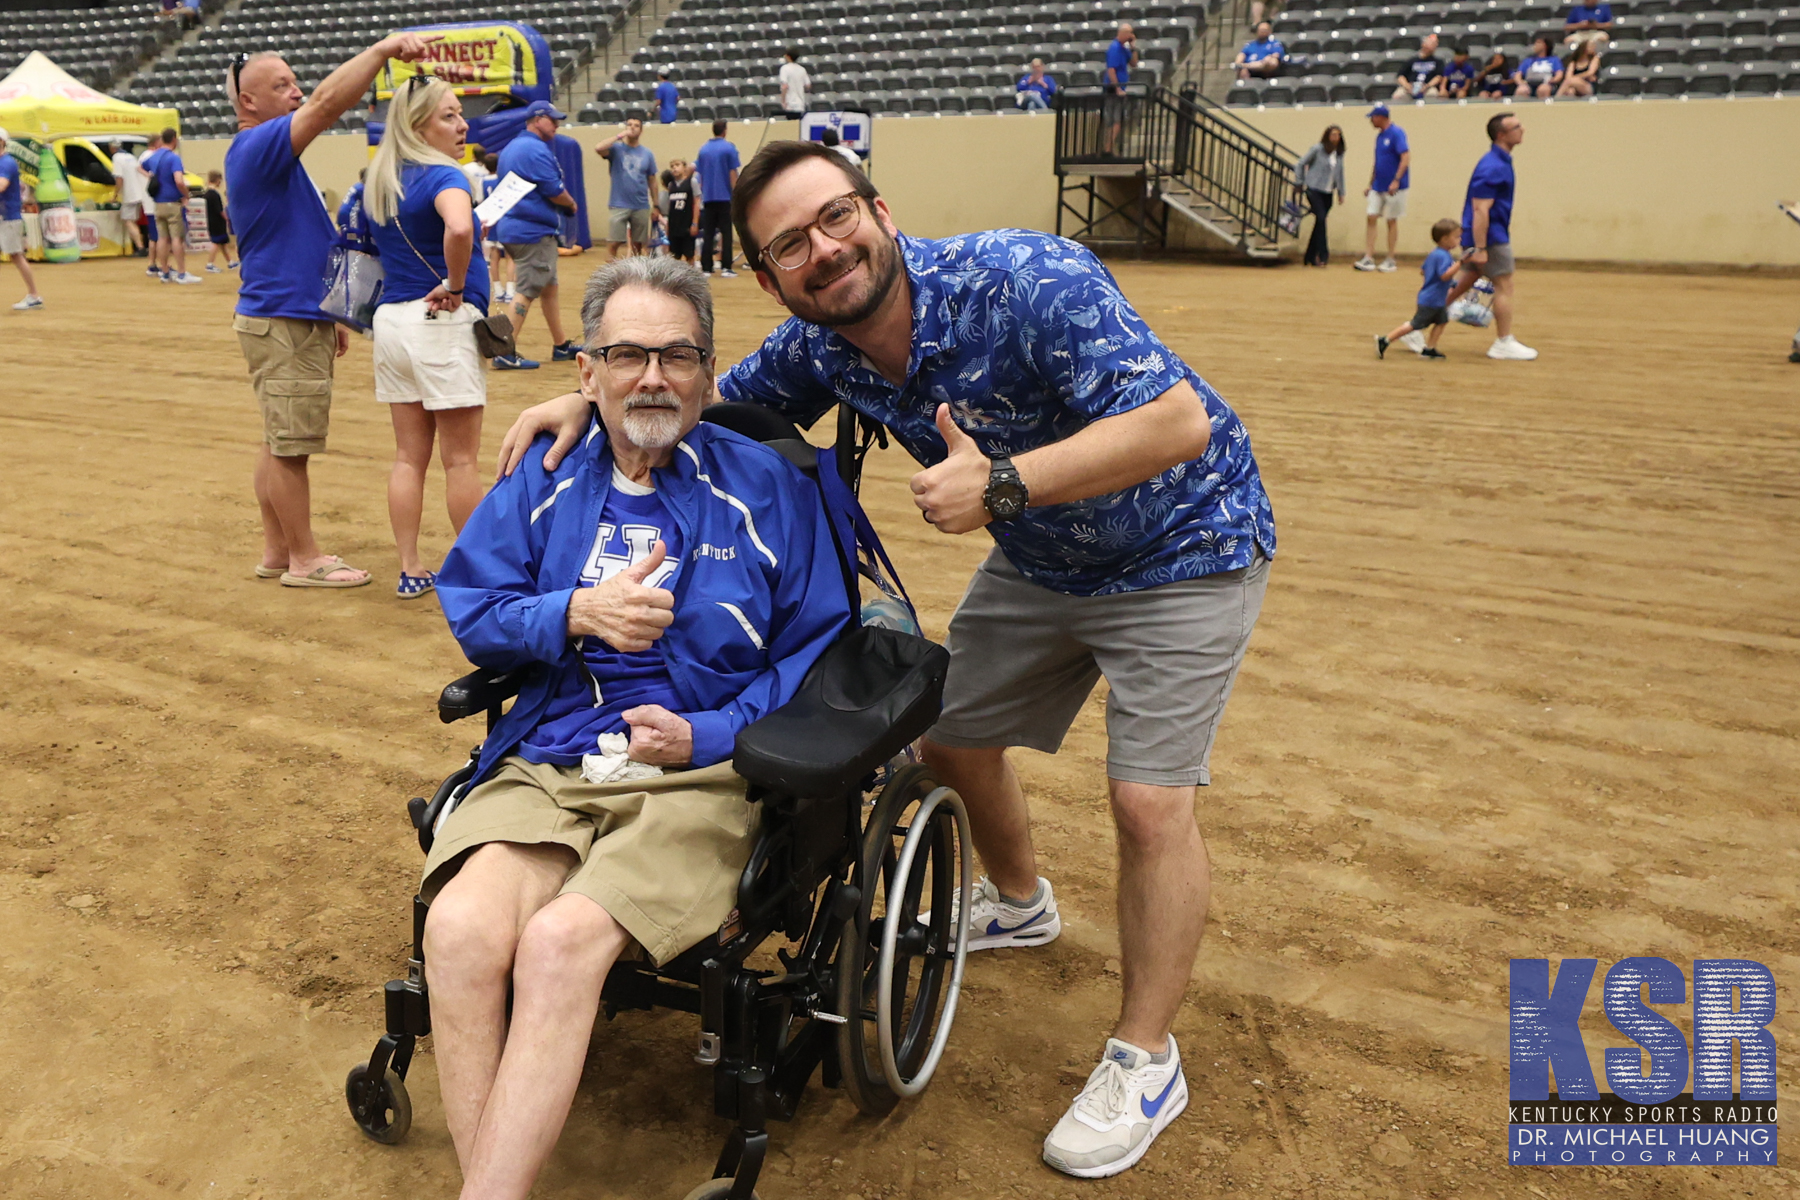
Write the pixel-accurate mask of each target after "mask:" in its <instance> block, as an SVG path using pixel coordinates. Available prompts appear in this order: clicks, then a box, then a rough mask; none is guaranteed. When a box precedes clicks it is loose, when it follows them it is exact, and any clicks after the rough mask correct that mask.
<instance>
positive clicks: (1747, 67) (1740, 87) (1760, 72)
mask: <svg viewBox="0 0 1800 1200" xmlns="http://www.w3.org/2000/svg"><path fill="white" fill-rule="evenodd" d="M1784 73H1785V72H1784V68H1783V67H1782V66H1781V64H1779V63H1772V62H1754V63H1745V64H1743V69H1742V73H1741V74H1739V75H1738V77H1737V94H1738V95H1740V96H1771V95H1774V94H1775V93H1776V92H1778V91H1780V90H1781V77H1782V75H1783V74H1784Z"/></svg>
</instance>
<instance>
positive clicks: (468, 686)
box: [438, 667, 531, 725]
mask: <svg viewBox="0 0 1800 1200" xmlns="http://www.w3.org/2000/svg"><path fill="white" fill-rule="evenodd" d="M530 670H531V668H530V667H514V668H513V669H512V670H510V671H494V670H490V669H488V668H486V667H478V668H476V669H475V670H473V671H470V672H469V673H468V674H467V675H464V676H463V677H462V678H461V679H458V680H457V681H456V682H455V683H452V684H449V685H447V686H446V687H445V688H444V690H443V691H442V692H441V693H439V695H438V720H440V721H442V722H443V723H444V724H446V725H448V724H450V723H451V722H452V721H460V720H462V719H463V718H464V717H472V716H474V715H475V714H476V713H481V712H486V711H487V710H488V709H490V708H494V707H496V706H497V705H500V704H504V703H505V702H506V701H508V700H511V699H512V698H513V697H514V696H516V695H518V694H519V689H520V688H522V687H524V686H525V677H526V675H527V674H528V673H529V672H530Z"/></svg>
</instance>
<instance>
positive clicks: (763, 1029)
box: [344, 403, 973, 1200]
mask: <svg viewBox="0 0 1800 1200" xmlns="http://www.w3.org/2000/svg"><path fill="white" fill-rule="evenodd" d="M701 419H702V420H707V421H713V422H717V423H719V424H722V425H724V426H726V427H727V428H730V429H733V430H735V431H737V432H740V433H744V434H746V435H748V436H750V437H754V438H756V439H758V440H760V441H762V442H764V443H765V444H767V445H769V446H771V447H772V448H773V449H775V450H777V451H778V452H780V453H781V454H782V455H783V456H784V457H786V458H788V459H789V460H790V461H791V462H793V463H794V464H795V465H796V466H799V467H800V468H801V470H802V471H803V472H805V473H806V474H807V475H808V476H809V478H812V479H813V480H814V481H815V482H818V483H820V484H821V493H822V496H821V498H822V499H824V498H825V496H826V494H827V493H826V492H825V488H824V486H823V484H824V481H822V480H821V478H820V473H821V472H822V471H825V470H835V471H836V472H837V473H838V475H839V477H840V478H841V479H842V480H843V482H844V483H845V484H847V485H848V489H847V492H845V491H843V490H842V489H840V490H839V493H838V494H841V495H848V496H849V497H850V498H851V499H850V501H849V502H850V504H851V505H854V503H855V501H854V495H855V492H856V487H857V483H858V480H859V478H860V476H861V468H862V462H863V459H864V457H865V456H866V455H867V454H868V451H869V448H870V445H871V443H872V442H873V441H874V440H876V439H880V438H882V436H883V432H884V431H882V430H881V429H880V427H879V426H876V425H874V424H872V423H870V422H868V421H867V419H866V418H859V417H858V416H857V415H856V414H854V413H853V412H851V411H850V410H849V409H848V407H847V406H840V408H839V421H838V436H837V440H836V444H835V446H834V447H833V448H832V449H831V450H829V451H823V452H821V451H816V450H815V449H814V448H813V447H812V446H810V445H808V444H807V443H806V442H805V441H804V440H803V439H802V438H801V436H800V433H799V431H798V430H797V429H796V428H795V427H794V426H793V424H792V423H791V422H789V421H788V420H787V418H785V417H783V416H781V415H779V414H777V413H775V412H773V411H772V410H769V409H766V408H762V407H759V406H756V405H749V404H734V403H724V404H715V405H713V406H711V407H709V408H707V409H706V410H705V411H704V413H703V415H702V418H701ZM856 515H857V517H858V518H859V520H858V521H857V522H855V523H854V524H853V523H852V522H850V521H848V520H846V521H843V522H835V521H834V522H832V523H831V524H832V534H833V540H834V542H835V543H836V544H837V548H838V551H839V556H840V559H841V561H842V564H843V567H844V578H845V585H846V587H847V588H848V589H849V591H850V596H851V611H852V612H853V613H855V612H857V611H859V610H860V608H861V604H860V596H861V583H860V581H861V579H863V578H864V577H868V578H871V579H873V580H875V581H877V582H878V583H879V582H882V578H881V575H880V569H879V565H878V564H877V559H878V558H879V562H880V563H883V564H885V563H886V558H885V555H882V554H881V552H880V550H879V548H878V547H875V548H873V549H872V550H871V548H870V547H869V546H865V545H861V544H859V543H860V539H859V536H858V534H857V532H856V530H857V528H858V527H861V528H865V529H866V528H867V522H866V518H861V514H860V513H858V514H856ZM871 540H872V539H871ZM889 570H890V572H891V565H890V567H889ZM897 582H898V581H897V580H896V581H895V584H896V585H897ZM884 590H885V589H884ZM889 594H890V595H891V593H889ZM852 625H853V626H855V625H856V623H855V622H852ZM948 665H949V654H948V653H947V652H946V651H945V650H944V648H943V647H941V646H939V645H937V644H935V643H933V642H930V641H927V640H926V639H925V638H923V637H920V636H917V635H916V634H914V633H911V632H908V631H904V630H899V629H894V628H887V627H883V626H881V625H876V624H864V625H861V626H860V627H853V628H852V629H851V630H850V631H848V632H847V633H846V634H845V635H844V636H843V637H841V638H840V639H839V640H838V641H837V642H836V643H834V644H833V645H832V646H831V647H830V648H829V649H827V651H826V652H825V653H824V654H823V655H822V656H821V657H820V659H819V661H818V662H817V663H816V664H815V665H814V667H813V669H812V670H811V671H810V672H809V673H808V675H807V676H806V678H805V679H804V680H803V681H802V683H801V685H800V688H799V690H798V691H797V693H796V694H795V696H794V698H793V699H792V700H791V701H789V702H788V703H787V704H786V705H784V706H783V707H782V708H780V709H778V710H776V711H775V712H772V713H770V714H768V715H767V716H765V717H763V718H762V719H761V720H759V721H757V722H755V723H753V724H751V725H749V726H748V727H746V728H745V729H744V730H743V731H742V732H741V733H740V734H739V735H738V738H737V741H736V745H735V747H734V753H733V756H732V766H733V767H734V768H735V769H736V770H737V772H738V773H739V774H740V775H742V776H743V777H744V778H745V779H746V780H748V781H749V784H750V788H749V798H750V799H751V800H760V801H761V802H762V805H763V808H762V813H763V816H762V825H761V828H760V830H759V831H758V835H757V840H756V843H755V845H754V848H753V849H752V852H751V855H750V859H749V862H748V863H747V864H746V865H745V867H744V870H743V874H742V876H741V877H740V879H739V882H738V894H737V907H736V908H735V909H734V910H733V911H732V912H731V913H730V915H729V916H728V917H727V918H726V920H725V922H724V924H723V925H721V926H720V927H719V930H718V932H717V934H716V935H714V936H712V937H709V938H706V939H704V940H703V941H701V942H700V943H699V944H698V945H696V946H693V947H691V948H690V949H688V950H687V951H685V952H683V953H682V954H680V955H679V956H677V957H676V958H674V959H672V960H671V961H670V962H668V963H667V964H665V965H664V966H662V967H656V966H654V965H652V964H651V963H650V962H649V961H648V960H644V959H638V960H633V959H621V960H620V961H619V962H618V963H616V964H615V965H614V966H613V968H612V970H611V972H610V973H609V974H608V976H607V978H606V981H605V984H604V987H603V989H602V992H601V1009H602V1011H603V1012H604V1014H605V1016H606V1018H607V1019H608V1020H611V1019H612V1018H613V1017H614V1016H615V1015H617V1013H618V1012H620V1011H621V1010H626V1009H642V1010H648V1009H653V1008H658V1007H662V1008H672V1009H680V1010H682V1011H685V1012H691V1013H694V1014H696V1015H697V1016H698V1017H699V1018H700V1030H699V1036H698V1046H697V1052H696V1054H695V1056H694V1057H695V1061H696V1062H698V1063H701V1064H703V1065H708V1066H711V1067H712V1092H713V1111H714V1112H715V1113H716V1114H717V1115H718V1116H720V1117H723V1118H726V1119H727V1120H729V1121H731V1122H732V1123H733V1124H732V1127H731V1129H730V1131H729V1132H728V1134H727V1136H726V1139H725V1144H724V1147H723V1149H722V1150H721V1151H720V1154H719V1158H718V1161H717V1164H716V1166H715V1167H714V1169H713V1176H712V1178H711V1180H709V1181H708V1182H706V1183H702V1184H701V1185H700V1186H698V1187H696V1188H695V1189H694V1190H693V1191H691V1192H689V1193H688V1195H687V1197H686V1200H725V1198H727V1197H729V1198H730V1200H752V1198H753V1197H754V1195H755V1190H754V1189H755V1186H756V1182H757V1177H758V1175H759V1174H760V1172H761V1169H762V1165H763V1160H764V1157H765V1155H766V1154H767V1151H768V1143H769V1135H768V1131H767V1122H768V1119H769V1118H771V1117H773V1118H775V1119H778V1120H789V1119H791V1118H792V1117H793V1116H794V1114H795V1112H796V1111H797V1109H798V1108H799V1105H800V1101H801V1098H802V1094H803V1093H804V1092H805V1090H806V1087H807V1084H808V1083H809V1082H810V1081H811V1079H812V1076H813V1073H814V1071H815V1070H817V1071H819V1072H820V1074H821V1077H822V1082H823V1083H824V1085H825V1086H826V1087H828V1088H842V1089H843V1090H844V1091H845V1092H847V1093H848V1094H849V1097H850V1099H851V1101H852V1102H853V1103H854V1104H855V1105H856V1107H857V1108H858V1109H859V1110H860V1111H862V1112H863V1113H866V1114H868V1115H869V1116H871V1117H882V1116H885V1115H886V1114H887V1113H889V1112H890V1111H892V1110H893V1109H894V1107H895V1106H896V1105H897V1104H898V1103H899V1102H900V1101H901V1100H902V1099H904V1098H907V1097H911V1096H916V1095H918V1094H919V1093H920V1092H922V1091H924V1090H925V1087H926V1085H927V1084H929V1083H930V1081H931V1077H932V1074H933V1072H934V1071H935V1070H936V1068H937V1065H938V1062H939V1061H940V1059H941V1057H942V1055H943V1052H944V1047H945V1045H946V1043H947V1042H948V1039H949V1035H950V1029H951V1025H952V1023H953V1022H954V1020H955V1017H956V1007H957V999H958V996H959V994H960V991H961V987H962V977H963V965H964V959H965V956H966V954H967V946H968V915H967V914H968V912H969V897H970V891H971V884H972V878H971V876H972V861H973V860H972V852H971V844H970V841H969V829H968V817H967V814H966V813H965V812H964V809H963V803H962V800H961V798H960V797H959V796H957V794H956V793H955V792H954V791H952V790H951V789H950V788H947V787H943V786H941V785H939V783H938V782H937V780H936V779H935V778H934V777H933V775H932V773H931V771H930V769H929V768H928V767H926V766H925V765H923V764H922V763H920V762H918V761H917V760H916V754H915V753H914V751H913V749H912V747H913V743H915V742H916V741H917V739H918V738H919V737H920V736H921V735H922V734H923V733H924V732H925V730H926V729H928V728H929V727H930V726H931V724H932V722H933V721H935V720H936V719H937V714H938V711H939V707H940V705H941V702H942V696H943V686H944V675H945V671H946V668H947V667H948ZM529 670H530V669H529V668H525V669H518V670H514V671H510V672H501V671H491V670H476V671H473V672H471V673H469V674H468V675H465V676H463V677H462V678H460V679H458V680H456V681H455V682H453V683H451V684H450V685H449V686H447V687H445V688H444V690H443V693H442V694H441V695H440V696H439V698H438V716H439V719H440V720H441V721H443V722H445V723H450V722H454V721H460V720H463V719H465V718H467V717H471V716H474V715H476V714H477V713H483V712H485V713H486V714H487V724H488V729H489V731H490V732H491V731H492V729H493V726H494V723H495V721H497V720H498V719H499V717H500V715H501V712H502V710H503V706H504V705H505V703H506V701H507V700H509V699H511V698H512V697H513V696H516V695H517V694H518V692H519V691H520V690H521V687H522V686H523V684H524V682H525V679H526V677H527V673H528V671H529ZM480 752H481V747H480V746H479V745H477V746H476V747H475V748H474V749H473V750H471V751H470V753H469V761H468V762H467V763H465V764H464V765H463V766H461V767H460V768H458V769H457V770H456V771H455V772H453V773H452V774H451V775H450V776H449V777H448V778H447V779H445V780H444V781H443V783H442V784H441V785H439V787H438V789H437V791H436V793H435V794H434V795H433V796H432V797H431V799H430V800H426V799H425V798H424V797H414V798H413V799H412V800H410V801H408V803H407V812H408V815H409V817H410V819H411V821H412V824H413V827H414V828H415V829H416V830H417V833H418V840H419V846H420V849H421V850H425V851H429V850H430V847H431V843H432V838H433V836H434V835H435V833H436V832H437V831H438V829H440V828H441V827H442V823H443V821H444V819H445V818H446V817H447V816H448V815H449V812H450V810H451V809H453V807H454V805H455V803H456V802H457V801H458V800H459V799H460V798H461V796H462V794H463V793H464V791H465V790H466V786H467V784H468V783H469V781H470V779H471V777H472V776H473V775H474V772H475V766H476V762H477V760H478V758H479V757H480ZM426 911H427V908H426V905H425V903H424V901H422V900H421V899H420V898H419V897H417V896H414V898H413V905H412V918H413V920H412V925H413V949H412V957H411V958H410V959H409V960H408V962H407V974H406V978H405V979H396V980H392V981H390V982H389V983H388V984H387V985H386V988H385V991H384V998H385V1002H386V1018H387V1032H386V1033H385V1034H384V1035H383V1036H382V1037H381V1039H380V1041H379V1042H378V1043H377V1044H376V1046H375V1049H374V1051H373V1053H371V1054H370V1055H369V1058H368V1059H367V1060H366V1061H364V1062H361V1063H358V1064H357V1065H356V1066H355V1067H354V1068H353V1069H352V1070H351V1071H350V1074H349V1077H348V1079H346V1081H345V1086H344V1092H345V1099H346V1100H347V1102H348V1104H349V1107H350V1113H351V1116H352V1118H353V1119H354V1120H355V1121H356V1124H357V1126H358V1127H359V1128H360V1129H361V1130H362V1131H363V1133H364V1134H366V1135H367V1136H368V1137H370V1138H372V1139H373V1140H375V1141H377V1142H381V1143H384V1144H389V1145H392V1144H394V1143H397V1142H399V1141H400V1140H401V1139H402V1138H404V1137H405V1136H406V1132H407V1129H408V1128H409V1127H410V1125H411V1123H412V1105H411V1101H410V1100H409V1099H408V1097H407V1092H406V1083H405V1080H406V1074H407V1069H408V1067H409V1066H410V1065H411V1063H412V1058H413V1051H414V1048H415V1046H416V1045H417V1042H418V1039H419V1038H421V1037H424V1036H425V1035H427V1034H429V1033H430V1032H431V1004H430V991H429V989H428V987H427V986H426V982H425V961H424V960H425V951H424V935H425V917H426ZM921 912H923V913H924V914H925V916H924V918H923V919H921ZM777 936H779V937H780V938H781V939H782V940H783V941H784V942H785V943H786V945H783V946H780V947H779V948H777V949H776V950H775V953H774V961H775V963H776V964H778V966H779V969H776V968H775V967H773V966H768V965H764V966H753V965H751V964H750V962H749V961H748V960H749V959H750V958H751V956H752V955H753V954H754V953H756V952H757V951H758V950H759V949H760V948H762V947H763V946H764V944H765V943H767V942H769V941H770V940H771V939H773V938H776V937H777ZM760 961H764V962H766V961H767V958H766V956H765V957H764V959H762V960H760Z"/></svg>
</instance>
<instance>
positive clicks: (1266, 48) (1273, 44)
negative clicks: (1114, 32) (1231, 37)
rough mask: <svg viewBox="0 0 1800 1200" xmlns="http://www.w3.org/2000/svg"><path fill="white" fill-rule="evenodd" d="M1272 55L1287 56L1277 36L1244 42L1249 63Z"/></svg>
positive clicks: (1280, 57) (1284, 57)
mask: <svg viewBox="0 0 1800 1200" xmlns="http://www.w3.org/2000/svg"><path fill="white" fill-rule="evenodd" d="M1113 44H1114V45H1115V46H1116V45H1118V43H1117V42H1114V43H1113ZM1271 55H1272V56H1274V57H1275V58H1279V59H1284V60H1285V59H1286V58H1287V47H1286V46H1284V45H1282V44H1281V42H1280V41H1278V40H1277V39H1275V38H1269V39H1268V40H1266V41H1264V40H1260V39H1259V40H1256V41H1250V42H1245V43H1244V61H1245V62H1247V63H1253V62H1261V61H1262V60H1263V59H1265V58H1268V57H1270V56H1271Z"/></svg>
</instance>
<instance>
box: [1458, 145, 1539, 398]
mask: <svg viewBox="0 0 1800 1200" xmlns="http://www.w3.org/2000/svg"><path fill="white" fill-rule="evenodd" d="M1487 135H1488V141H1489V142H1490V143H1492V144H1491V145H1490V146H1489V147H1488V152H1487V153H1486V154H1485V155H1483V156H1482V159H1481V161H1480V162H1478V163H1476V164H1475V171H1474V173H1473V174H1472V175H1470V176H1469V190H1468V193H1467V195H1466V197H1465V198H1464V200H1463V211H1462V244H1463V247H1464V248H1465V249H1466V250H1467V251H1468V252H1467V253H1466V254H1465V255H1464V256H1463V260H1462V271H1461V273H1460V274H1459V275H1457V277H1456V286H1455V287H1453V288H1451V289H1450V295H1449V296H1448V297H1447V298H1446V303H1448V304H1455V303H1456V301H1457V300H1458V299H1460V298H1461V297H1462V295H1463V293H1464V292H1466V291H1468V290H1469V289H1470V288H1471V287H1474V286H1475V281H1476V280H1477V279H1479V278H1481V277H1482V276H1484V275H1485V276H1486V277H1487V278H1488V280H1489V282H1491V283H1492V284H1493V285H1494V334H1495V338H1494V344H1493V345H1491V346H1489V347H1488V352H1487V356H1488V357H1489V358H1499V359H1511V360H1513V361H1516V362H1529V361H1530V360H1532V359H1534V358H1536V357H1537V356H1538V352H1537V351H1536V350H1533V349H1532V348H1531V347H1530V346H1527V345H1524V344H1523V343H1521V342H1520V341H1519V340H1518V339H1517V338H1515V337H1513V332H1512V323H1513V307H1512V306H1513V245H1512V228H1511V227H1512V207H1513V160H1512V152H1513V151H1514V150H1515V149H1516V148H1517V147H1518V145H1519V143H1520V142H1522V141H1524V140H1525V127H1524V126H1523V125H1521V124H1520V123H1519V118H1518V117H1516V116H1514V115H1513V114H1512V113H1509V112H1503V113H1498V114H1496V115H1495V116H1492V117H1489V118H1488V123H1487Z"/></svg>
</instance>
